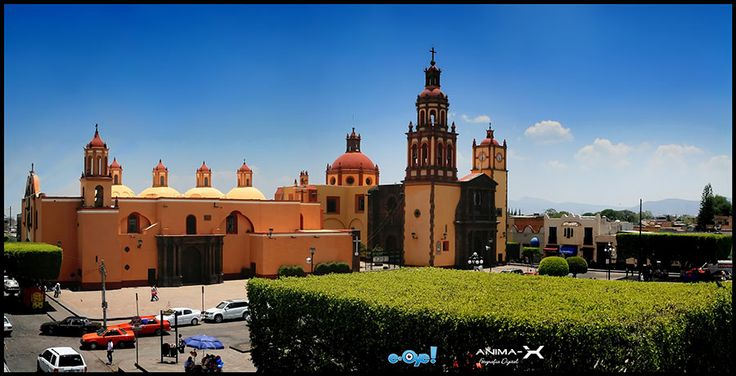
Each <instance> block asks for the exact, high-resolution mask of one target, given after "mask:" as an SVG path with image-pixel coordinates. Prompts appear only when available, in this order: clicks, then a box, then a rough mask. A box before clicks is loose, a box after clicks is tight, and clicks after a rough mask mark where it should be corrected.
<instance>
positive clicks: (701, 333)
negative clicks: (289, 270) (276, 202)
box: [247, 268, 733, 373]
mask: <svg viewBox="0 0 736 376" xmlns="http://www.w3.org/2000/svg"><path fill="white" fill-rule="evenodd" d="M723 285H724V286H725V288H719V287H718V286H716V285H715V284H713V283H699V284H681V283H633V282H627V281H601V280H590V279H573V278H550V277H545V276H522V275H513V274H501V273H473V272H468V271H459V270H445V269H436V268H403V269H400V270H397V271H390V272H380V273H352V274H345V275H341V274H333V275H327V276H323V277H320V278H300V279H293V278H289V279H281V280H266V279H259V278H256V279H252V280H250V282H249V283H248V287H247V288H248V297H249V300H250V308H251V321H250V322H249V323H248V326H249V329H250V338H251V344H252V352H251V357H252V360H253V363H254V365H255V366H256V367H257V368H258V370H259V372H274V373H276V372H287V373H293V372H312V371H334V372H343V373H344V372H356V371H357V372H367V371H370V372H371V373H378V372H384V371H386V372H390V371H394V372H396V371H404V370H409V369H413V367H411V366H410V365H407V364H404V363H403V362H399V363H398V364H390V363H389V362H388V361H387V357H388V355H389V354H391V353H395V354H399V355H401V354H402V352H403V351H404V350H406V349H412V350H414V351H416V352H417V353H429V347H430V346H437V364H434V365H432V364H424V365H422V366H421V367H422V368H420V369H421V370H426V371H429V370H439V369H441V368H443V367H449V368H451V367H452V363H453V360H454V359H455V358H456V357H458V358H459V359H465V356H466V355H467V354H468V353H472V354H477V350H478V349H484V348H486V347H491V348H504V349H506V348H509V349H522V348H523V346H529V348H531V349H537V348H538V347H539V346H544V348H543V349H542V350H541V354H542V355H543V356H544V359H539V360H538V359H536V356H533V355H532V356H531V357H530V358H529V359H525V360H524V359H521V358H522V356H519V357H518V358H519V362H518V363H517V364H509V365H496V366H491V365H489V366H488V368H487V369H491V370H494V371H546V372H571V371H572V372H579V371H588V372H590V371H593V370H595V371H601V372H606V371H617V372H623V371H626V372H653V371H662V372H665V371H666V372H677V373H681V372H696V371H697V372H713V371H717V372H718V373H729V372H730V370H731V369H732V368H733V367H732V363H733V360H732V357H731V356H730V353H731V351H732V350H733V349H732V347H733V345H732V330H731V325H732V320H733V313H732V298H731V294H732V285H731V283H730V282H728V283H724V284H723ZM716 334H717V335H716ZM522 355H524V354H523V353H522ZM500 358H503V356H501V357H498V358H495V357H487V358H486V359H487V360H491V359H498V360H500ZM510 358H512V359H513V357H510Z"/></svg>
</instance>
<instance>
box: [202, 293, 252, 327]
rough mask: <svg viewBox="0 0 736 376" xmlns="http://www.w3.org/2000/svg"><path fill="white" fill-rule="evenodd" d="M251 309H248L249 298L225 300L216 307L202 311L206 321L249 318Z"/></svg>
mask: <svg viewBox="0 0 736 376" xmlns="http://www.w3.org/2000/svg"><path fill="white" fill-rule="evenodd" d="M249 314H250V311H249V310H248V300H246V299H231V300H223V301H221V302H220V304H218V305H217V306H216V307H215V308H210V309H208V310H206V311H204V312H203V313H202V319H203V320H205V321H214V322H218V323H219V322H222V320H230V319H243V320H245V319H247V318H248V315H249Z"/></svg>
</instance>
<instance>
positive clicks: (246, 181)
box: [225, 161, 266, 200]
mask: <svg viewBox="0 0 736 376" xmlns="http://www.w3.org/2000/svg"><path fill="white" fill-rule="evenodd" d="M237 176H238V186H237V187H235V188H233V189H231V190H230V192H228V193H227V194H226V195H225V198H229V199H236V200H265V199H266V196H264V195H263V193H261V191H259V190H258V188H255V187H253V170H251V169H250V167H248V165H247V164H245V161H243V165H242V166H240V168H239V169H238V171H237Z"/></svg>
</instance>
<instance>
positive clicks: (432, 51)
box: [429, 47, 437, 65]
mask: <svg viewBox="0 0 736 376" xmlns="http://www.w3.org/2000/svg"><path fill="white" fill-rule="evenodd" d="M429 52H431V53H432V61H430V62H429V63H430V64H432V65H434V54H436V53H437V51H435V50H434V47H432V49H431V50H429Z"/></svg>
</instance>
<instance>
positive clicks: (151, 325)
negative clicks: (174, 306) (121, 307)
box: [110, 316, 171, 336]
mask: <svg viewBox="0 0 736 376" xmlns="http://www.w3.org/2000/svg"><path fill="white" fill-rule="evenodd" d="M135 322H136V319H133V320H130V322H126V323H124V324H118V325H114V327H118V328H122V329H125V331H127V332H133V327H134V326H135ZM163 324H164V329H163V330H164V331H165V332H168V331H169V330H171V324H169V321H168V320H164V321H163ZM112 327H113V326H110V328H112ZM161 333H162V332H161V321H159V320H158V319H157V318H156V316H141V317H140V331H139V332H138V335H139V336H147V335H152V334H153V335H157V336H160V335H161ZM134 334H135V333H134Z"/></svg>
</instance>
